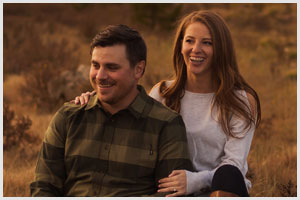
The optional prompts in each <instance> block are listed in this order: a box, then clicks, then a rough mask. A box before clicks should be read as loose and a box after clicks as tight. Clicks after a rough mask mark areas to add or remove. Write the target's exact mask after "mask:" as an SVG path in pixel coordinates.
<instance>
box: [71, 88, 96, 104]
mask: <svg viewBox="0 0 300 200" xmlns="http://www.w3.org/2000/svg"><path fill="white" fill-rule="evenodd" d="M95 93H96V91H92V92H86V93H82V94H81V95H80V96H77V97H75V100H72V101H71V102H73V103H75V104H79V103H80V105H84V104H87V102H88V101H89V98H90V96H93V95H94V94H95Z"/></svg>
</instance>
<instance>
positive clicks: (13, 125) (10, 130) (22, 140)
mask: <svg viewBox="0 0 300 200" xmlns="http://www.w3.org/2000/svg"><path fill="white" fill-rule="evenodd" d="M31 125H32V121H31V119H30V118H29V117H24V116H20V117H16V116H15V112H14V111H13V110H11V109H10V108H9V105H8V104H7V103H4V105H3V150H4V151H8V150H10V149H11V148H12V147H15V146H18V147H21V148H23V149H25V147H26V146H27V144H32V143H34V144H36V143H37V142H39V138H38V137H36V136H33V135H32V134H30V132H29V129H30V127H31Z"/></svg>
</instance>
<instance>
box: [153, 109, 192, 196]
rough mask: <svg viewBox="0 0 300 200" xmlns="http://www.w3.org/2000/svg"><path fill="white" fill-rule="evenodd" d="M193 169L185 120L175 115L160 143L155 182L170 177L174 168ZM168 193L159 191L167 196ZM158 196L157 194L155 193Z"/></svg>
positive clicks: (161, 136)
mask: <svg viewBox="0 0 300 200" xmlns="http://www.w3.org/2000/svg"><path fill="white" fill-rule="evenodd" d="M180 169H186V170H189V171H193V167H192V163H191V161H190V158H189V152H188V147H187V138H186V130H185V125H184V122H183V120H182V118H181V116H179V115H178V116H177V117H175V118H174V119H173V120H172V121H171V122H169V123H168V124H167V125H166V126H165V127H164V129H163V131H162V133H161V135H160V139H159V145H158V163H157V165H156V169H155V183H156V185H157V186H158V180H159V179H161V178H165V177H168V175H169V174H170V173H171V172H172V171H173V170H180ZM166 194H167V193H159V194H158V195H159V196H165V195H166ZM155 196H156V195H155Z"/></svg>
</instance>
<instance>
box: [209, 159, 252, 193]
mask: <svg viewBox="0 0 300 200" xmlns="http://www.w3.org/2000/svg"><path fill="white" fill-rule="evenodd" d="M211 189H212V191H216V190H222V191H226V192H230V193H234V194H236V195H238V196H240V197H249V194H248V191H247V188H246V185H245V181H244V177H243V175H242V173H241V172H240V170H239V169H238V168H237V167H235V166H232V165H223V166H221V167H220V168H218V169H217V171H216V172H215V174H214V176H213V179H212V186H211Z"/></svg>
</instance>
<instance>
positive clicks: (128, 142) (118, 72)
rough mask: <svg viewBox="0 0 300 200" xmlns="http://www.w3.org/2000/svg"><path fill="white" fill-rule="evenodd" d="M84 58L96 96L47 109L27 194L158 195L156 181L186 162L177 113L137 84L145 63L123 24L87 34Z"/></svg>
mask: <svg viewBox="0 0 300 200" xmlns="http://www.w3.org/2000/svg"><path fill="white" fill-rule="evenodd" d="M91 56H92V59H91V69H90V82H91V85H92V86H93V88H94V90H96V91H97V92H96V95H94V96H93V97H91V98H90V100H89V102H88V103H87V104H86V105H84V106H79V105H75V104H73V103H65V104H64V105H63V106H62V107H61V108H60V109H59V110H58V112H57V113H56V114H55V116H54V118H53V119H52V121H51V123H50V125H49V128H48V129H47V131H46V134H45V138H44V141H43V145H42V148H41V151H40V153H39V157H38V162H37V167H36V174H35V175H36V176H35V181H34V182H33V183H32V184H31V194H32V196H164V195H165V194H166V193H165V194H162V193H157V190H158V187H157V186H158V180H159V179H160V178H163V177H167V176H168V175H169V174H170V173H171V172H172V170H175V169H190V168H191V163H190V161H189V157H188V150H187V143H186V134H185V127H184V123H183V121H182V118H181V117H180V116H179V115H177V114H176V113H175V112H173V111H171V110H170V109H168V108H166V107H165V106H163V105H162V104H160V103H159V102H157V101H155V100H154V99H152V98H151V97H149V96H148V95H147V94H146V92H145V90H144V88H143V87H142V86H140V85H138V84H137V83H138V80H139V79H140V78H141V77H142V75H143V73H144V70H145V65H146V45H145V43H144V40H143V39H142V37H141V36H140V35H139V33H138V32H136V31H134V30H132V29H130V28H129V27H127V26H124V25H117V26H109V27H107V28H106V29H105V30H104V31H102V32H100V33H99V34H97V35H96V36H95V38H94V39H93V42H92V44H91ZM170 192H171V191H170ZM173 192H176V189H175V190H174V191H173Z"/></svg>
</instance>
